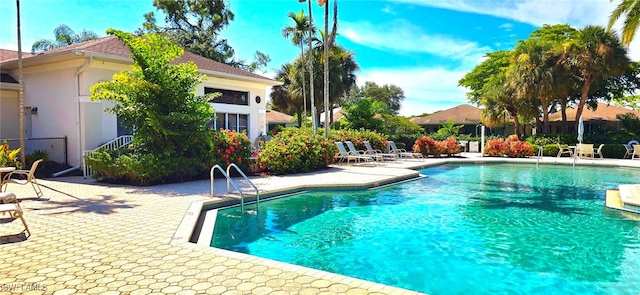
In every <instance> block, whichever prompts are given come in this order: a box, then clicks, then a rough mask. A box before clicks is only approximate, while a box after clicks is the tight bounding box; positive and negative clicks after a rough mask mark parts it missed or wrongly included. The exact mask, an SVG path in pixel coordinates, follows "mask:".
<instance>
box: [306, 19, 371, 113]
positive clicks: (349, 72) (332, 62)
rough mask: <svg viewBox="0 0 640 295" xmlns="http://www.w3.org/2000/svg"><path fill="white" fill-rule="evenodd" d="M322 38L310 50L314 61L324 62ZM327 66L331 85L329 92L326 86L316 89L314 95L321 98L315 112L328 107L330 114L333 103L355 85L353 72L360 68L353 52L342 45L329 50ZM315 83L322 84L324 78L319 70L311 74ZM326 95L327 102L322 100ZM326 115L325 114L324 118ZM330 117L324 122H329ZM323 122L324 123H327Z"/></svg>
mask: <svg viewBox="0 0 640 295" xmlns="http://www.w3.org/2000/svg"><path fill="white" fill-rule="evenodd" d="M320 35H321V36H324V33H323V32H322V31H321V32H320ZM323 40H324V39H319V40H317V42H318V43H317V46H316V47H315V48H314V50H313V51H312V54H313V59H314V60H315V61H316V62H321V63H324V61H325V59H324V44H323ZM327 65H328V67H329V71H328V72H329V73H331V75H330V80H329V83H330V84H331V85H332V87H331V88H330V89H329V92H325V91H326V87H321V88H320V89H317V90H316V93H315V95H316V97H318V98H319V99H320V98H322V100H321V101H317V102H316V106H317V107H316V110H315V111H316V114H320V112H321V111H322V109H324V110H325V112H326V110H327V108H329V109H330V110H329V112H328V113H327V114H331V110H332V109H333V108H331V106H332V105H333V104H337V103H339V101H340V99H342V98H343V97H345V96H346V95H347V94H348V93H349V90H350V89H351V87H353V86H354V85H355V82H356V75H355V73H356V72H357V71H359V70H360V66H359V65H358V64H357V62H356V61H355V59H354V53H353V52H350V51H348V50H346V49H344V48H343V47H342V46H339V45H334V46H333V48H332V49H331V50H330V51H329V62H328V63H327ZM313 77H314V79H315V82H314V83H316V84H319V85H322V86H324V78H325V77H323V75H321V73H320V72H316V73H315V75H314V76H313ZM326 96H328V102H324V98H325V97H326ZM326 117H328V115H327V116H325V120H327V119H326ZM330 120H331V118H329V120H328V121H325V122H331V121H330ZM329 124H330V123H328V124H325V125H329Z"/></svg>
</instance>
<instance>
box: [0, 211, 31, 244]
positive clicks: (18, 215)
mask: <svg viewBox="0 0 640 295" xmlns="http://www.w3.org/2000/svg"><path fill="white" fill-rule="evenodd" d="M0 213H2V215H4V213H9V214H10V215H11V217H13V218H20V220H21V221H22V225H24V229H25V230H26V231H27V233H28V234H29V236H31V232H30V231H29V227H28V226H27V222H26V221H24V217H22V208H21V207H20V205H18V204H17V203H9V204H0Z"/></svg>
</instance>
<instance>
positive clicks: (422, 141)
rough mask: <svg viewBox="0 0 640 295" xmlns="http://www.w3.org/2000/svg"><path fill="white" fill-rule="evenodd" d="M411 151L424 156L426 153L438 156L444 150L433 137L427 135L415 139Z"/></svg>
mask: <svg viewBox="0 0 640 295" xmlns="http://www.w3.org/2000/svg"><path fill="white" fill-rule="evenodd" d="M413 151H414V152H416V153H421V154H422V155H423V156H425V157H426V156H428V155H432V156H434V157H439V156H440V155H441V154H442V152H443V151H444V147H443V146H442V145H440V144H438V142H436V141H435V140H434V139H433V138H431V137H429V136H423V137H420V138H418V139H417V140H416V143H415V144H414V145H413Z"/></svg>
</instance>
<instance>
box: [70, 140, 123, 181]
mask: <svg viewBox="0 0 640 295" xmlns="http://www.w3.org/2000/svg"><path fill="white" fill-rule="evenodd" d="M132 142H133V135H122V136H119V137H117V138H116V139H114V140H112V141H109V142H107V143H105V144H103V145H101V146H99V147H97V148H95V149H92V150H85V151H83V152H82V156H83V157H82V163H83V165H84V169H83V171H84V177H85V178H87V176H91V175H92V174H93V173H92V171H91V166H89V165H87V164H86V163H85V161H84V159H85V158H86V157H87V156H90V155H91V154H93V153H94V152H96V151H98V150H101V149H107V150H117V149H119V148H122V147H125V146H127V145H129V144H131V143H132Z"/></svg>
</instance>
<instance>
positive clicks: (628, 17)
mask: <svg viewBox="0 0 640 295" xmlns="http://www.w3.org/2000/svg"><path fill="white" fill-rule="evenodd" d="M623 15H624V16H625V19H624V25H623V26H622V45H624V46H627V47H628V46H629V43H631V40H633V37H634V36H635V35H636V30H637V29H638V25H639V24H640V0H622V1H621V2H620V4H618V6H617V7H616V8H615V9H614V10H613V11H612V12H611V15H610V16H609V26H608V27H607V30H608V31H611V28H613V25H614V24H615V23H616V21H618V19H620V17H622V16H623Z"/></svg>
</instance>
